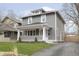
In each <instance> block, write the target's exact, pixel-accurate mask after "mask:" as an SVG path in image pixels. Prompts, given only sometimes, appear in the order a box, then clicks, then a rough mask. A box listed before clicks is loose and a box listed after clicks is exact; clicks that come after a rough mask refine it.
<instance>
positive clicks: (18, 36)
mask: <svg viewBox="0 0 79 59" xmlns="http://www.w3.org/2000/svg"><path fill="white" fill-rule="evenodd" d="M17 32H18V33H17V41H18V40H19V38H20V30H18V31H17Z"/></svg>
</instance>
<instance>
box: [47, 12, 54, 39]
mask: <svg viewBox="0 0 79 59" xmlns="http://www.w3.org/2000/svg"><path fill="white" fill-rule="evenodd" d="M46 19H47V24H48V26H50V27H51V28H52V31H51V34H50V36H49V39H51V40H55V14H54V13H52V14H47V15H46Z"/></svg>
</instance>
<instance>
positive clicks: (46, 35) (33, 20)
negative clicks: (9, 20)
mask: <svg viewBox="0 0 79 59" xmlns="http://www.w3.org/2000/svg"><path fill="white" fill-rule="evenodd" d="M22 19H23V22H22V26H19V27H18V29H19V30H20V31H22V35H21V36H20V35H18V37H20V38H21V40H22V41H35V39H37V40H38V41H45V42H57V41H63V40H64V24H65V22H64V20H63V18H62V17H61V15H60V13H59V12H58V11H57V10H51V11H45V10H44V9H43V8H41V9H37V10H34V11H31V14H30V15H27V16H25V17H22Z"/></svg>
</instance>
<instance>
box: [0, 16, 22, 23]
mask: <svg viewBox="0 0 79 59" xmlns="http://www.w3.org/2000/svg"><path fill="white" fill-rule="evenodd" d="M5 18H9V19H11V20H13V21H15V22H17V23H22V22H21V20H20V19H19V18H16V17H11V16H4V17H3V18H2V19H1V21H0V22H3V21H4V20H5Z"/></svg>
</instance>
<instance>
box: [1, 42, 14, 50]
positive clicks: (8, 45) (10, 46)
mask: <svg viewBox="0 0 79 59" xmlns="http://www.w3.org/2000/svg"><path fill="white" fill-rule="evenodd" d="M12 49H13V44H12V43H6V42H5V43H4V42H0V51H12Z"/></svg>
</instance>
